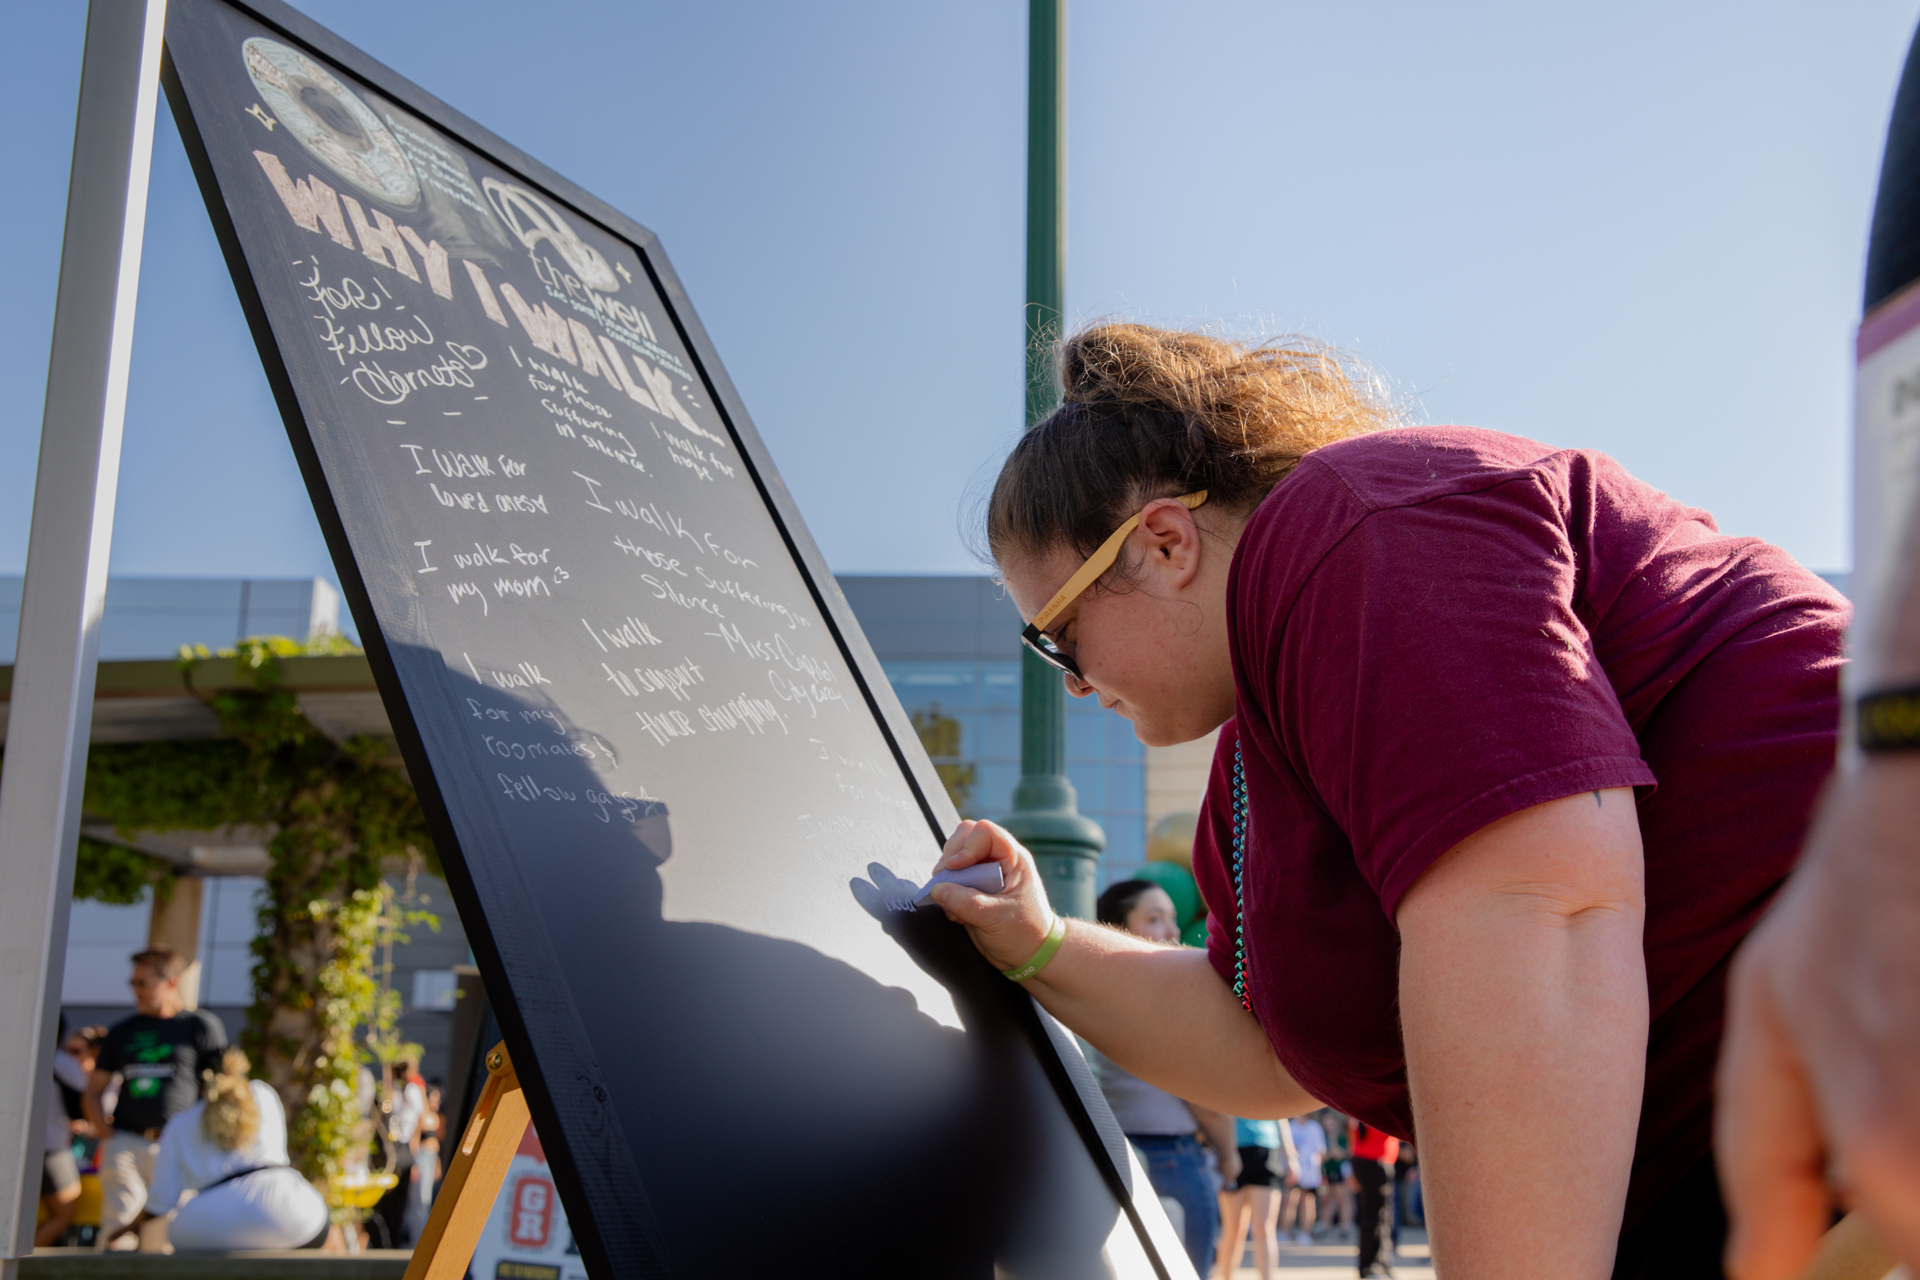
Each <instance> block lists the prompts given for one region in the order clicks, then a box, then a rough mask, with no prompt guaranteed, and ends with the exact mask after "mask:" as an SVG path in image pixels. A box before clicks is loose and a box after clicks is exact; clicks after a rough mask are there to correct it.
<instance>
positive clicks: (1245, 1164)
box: [1227, 1147, 1286, 1191]
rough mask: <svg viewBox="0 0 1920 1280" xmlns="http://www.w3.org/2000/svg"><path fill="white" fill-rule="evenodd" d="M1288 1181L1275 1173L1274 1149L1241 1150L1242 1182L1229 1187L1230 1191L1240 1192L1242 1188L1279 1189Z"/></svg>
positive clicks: (1247, 1148)
mask: <svg viewBox="0 0 1920 1280" xmlns="http://www.w3.org/2000/svg"><path fill="white" fill-rule="evenodd" d="M1285 1181H1286V1180H1285V1179H1284V1178H1282V1177H1281V1176H1280V1175H1279V1174H1277V1173H1275V1172H1274V1171H1273V1148H1272V1147H1242V1148H1240V1180H1239V1181H1238V1182H1235V1183H1232V1184H1230V1185H1229V1186H1228V1187H1227V1190H1229V1191H1238V1190H1239V1189H1240V1188H1241V1187H1278V1186H1281V1185H1283V1184H1284V1182H1285Z"/></svg>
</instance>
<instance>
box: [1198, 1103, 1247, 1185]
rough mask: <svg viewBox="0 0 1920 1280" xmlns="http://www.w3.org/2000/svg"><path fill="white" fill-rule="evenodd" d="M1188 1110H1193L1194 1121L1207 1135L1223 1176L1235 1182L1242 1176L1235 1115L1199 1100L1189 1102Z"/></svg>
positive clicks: (1229, 1181)
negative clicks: (1198, 1101) (1235, 1136)
mask: <svg viewBox="0 0 1920 1280" xmlns="http://www.w3.org/2000/svg"><path fill="white" fill-rule="evenodd" d="M1187 1110H1189V1111H1191V1112H1193V1123H1194V1124H1195V1125H1196V1126H1197V1127H1198V1128H1199V1130H1200V1132H1201V1133H1204V1134H1206V1135H1207V1144H1208V1145H1209V1146H1211V1147H1212V1148H1213V1158H1214V1159H1215V1160H1217V1161H1219V1163H1220V1176H1221V1178H1223V1179H1225V1180H1226V1181H1227V1182H1228V1183H1229V1184H1231V1183H1233V1182H1234V1181H1236V1180H1237V1179H1238V1178H1239V1177H1240V1147H1239V1144H1238V1143H1236V1142H1234V1140H1233V1117H1232V1116H1230V1115H1228V1114H1227V1113H1226V1112H1224V1111H1215V1110H1214V1109H1213V1108H1212V1107H1203V1106H1201V1105H1200V1104H1199V1103H1197V1102H1189V1103H1188V1104H1187Z"/></svg>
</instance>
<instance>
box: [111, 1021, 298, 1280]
mask: <svg viewBox="0 0 1920 1280" xmlns="http://www.w3.org/2000/svg"><path fill="white" fill-rule="evenodd" d="M248 1066H249V1064H248V1062H247V1055H246V1054H244V1053H241V1052H240V1051H239V1050H238V1049H228V1050H227V1051H226V1052H225V1054H224V1055H223V1056H222V1060H221V1063H220V1068H219V1070H217V1071H214V1070H208V1071H204V1072H202V1073H201V1074H202V1077H203V1079H204V1082H205V1087H206V1097H205V1098H204V1099H202V1100H201V1101H199V1102H196V1103H194V1104H193V1105H192V1106H190V1107H188V1108H187V1109H186V1110H185V1111H182V1112H180V1113H179V1114H178V1115H176V1116H174V1117H173V1118H172V1119H170V1120H168V1121H167V1124H166V1128H165V1129H164V1130H163V1131H162V1132H161V1135H160V1150H159V1153H158V1155H156V1156H155V1158H154V1166H153V1177H152V1181H151V1184H150V1188H149V1190H148V1193H147V1203H146V1207H145V1208H144V1209H143V1210H142V1211H141V1214H140V1217H139V1218H138V1219H136V1221H135V1224H134V1225H138V1224H139V1223H141V1222H145V1221H147V1220H149V1219H158V1218H165V1217H166V1216H167V1215H168V1214H172V1215H173V1220H172V1223H171V1226H170V1227H169V1230H168V1236H169V1240H170V1242H171V1243H172V1245H173V1247H174V1248H175V1249H177V1250H182V1251H186V1252H211V1251H216V1250H219V1251H224V1250H230V1249H300V1248H319V1247H320V1245H321V1243H322V1242H324V1241H325V1240H326V1238H327V1226H328V1221H327V1202H326V1200H325V1199H324V1198H322V1196H321V1195H320V1193H319V1192H318V1191H316V1190H315V1189H314V1187H313V1184H312V1183H310V1182H308V1181H307V1180H306V1179H305V1178H303V1177H301V1176H300V1174H299V1172H298V1171H296V1170H295V1169H293V1168H292V1167H291V1166H290V1165H289V1163H288V1161H287V1113H286V1111H285V1110H284V1109H283V1108H282V1107H281V1105H280V1095H279V1094H277V1093H275V1092H274V1091H273V1089H272V1087H271V1086H269V1085H268V1084H266V1083H265V1082H264V1081H261V1080H249V1079H248V1078H247V1071H248ZM183 1200H184V1201H185V1203H184V1204H183V1203H182V1201H183ZM128 1229H129V1230H131V1227H129V1228H128Z"/></svg>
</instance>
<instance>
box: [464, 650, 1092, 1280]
mask: <svg viewBox="0 0 1920 1280" xmlns="http://www.w3.org/2000/svg"><path fill="white" fill-rule="evenodd" d="M448 675H449V678H451V679H452V680H453V681H454V682H455V684H456V686H458V688H457V692H458V694H459V695H460V697H461V698H462V699H470V700H471V703H473V704H478V706H479V707H481V708H499V709H501V710H505V711H511V712H514V713H516V714H517V713H518V712H519V711H521V710H534V711H537V712H540V713H549V714H558V708H557V707H555V706H552V705H544V706H543V705H539V704H537V703H535V702H532V701H528V700H526V699H523V698H516V697H515V696H513V695H510V694H508V693H506V692H505V691H502V690H491V689H487V688H485V687H484V686H482V685H479V684H476V683H473V682H471V681H467V680H466V679H465V678H464V677H463V676H458V675H456V674H455V673H452V672H449V673H448ZM455 705H460V704H459V703H456V704H455ZM555 723H558V721H555ZM535 776H536V777H537V778H538V780H539V781H540V782H541V783H543V784H545V785H550V786H552V787H554V788H556V789H558V790H560V791H562V792H572V793H576V794H586V793H588V792H590V791H604V789H605V787H606V784H605V782H603V781H602V779H601V778H600V777H599V776H597V775H596V774H595V772H594V771H593V770H592V769H590V768H589V767H588V765H587V763H586V762H585V761H584V760H581V759H578V758H575V757H571V756H558V757H549V758H547V759H545V760H543V761H542V762H541V767H540V768H539V769H538V771H537V773H536V775H535ZM495 807H496V809H497V810H499V811H501V812H502V815H503V817H504V819H505V825H506V828H507V831H508V834H509V836H510V839H511V844H512V846H513V848H512V851H511V852H509V851H508V850H504V849H472V848H469V849H467V850H465V854H466V856H467V857H468V858H469V859H478V858H489V857H503V856H504V857H511V858H514V859H515V860H516V861H517V863H518V872H519V876H518V877H517V878H518V879H520V880H521V881H522V882H524V883H525V884H526V885H527V886H528V889H529V892H530V893H531V896H532V898H533V902H532V903H531V904H530V905H531V906H532V908H533V909H534V910H535V911H536V912H537V913H538V916H539V919H540V924H541V926H542V927H543V930H544V932H545V934H546V936H547V938H548V939H549V940H550V942H551V945H552V948H553V950H554V952H555V953H557V957H558V960H559V963H560V967H561V969H562V970H563V971H564V973H565V975H566V980H567V986H568V988H569V991H570V992H571V994H572V997H573V1000H574V1003H575V1005H576V1007H577V1008H578V1010H579V1013H580V1015H581V1018H582V1020H583V1021H584V1023H585V1025H586V1028H587V1034H588V1038H589V1040H590V1041H591V1043H592V1056H593V1058H594V1059H595V1060H596V1061H597V1063H598V1065H599V1068H600V1071H601V1073H602V1076H603V1078H604V1079H605V1081H606V1087H607V1089H608V1091H609V1093H610V1094H611V1098H610V1101H609V1105H610V1106H611V1109H612V1110H613V1112H614V1113H615V1115H616V1116H617V1117H618V1120H619V1123H620V1126H621V1129H622V1130H623V1131H624V1133H625V1136H626V1139H627V1142H628V1144H629V1145H630V1147H631V1149H632V1152H633V1158H634V1162H635V1164H636V1166H637V1167H638V1169H639V1172H640V1177H641V1181H642V1184H643V1186H644V1189H645V1195H646V1197H647V1199H648V1200H649V1201H650V1202H651V1208H652V1214H653V1217H654V1219H655V1221H657V1223H658V1224H659V1229H660V1233H661V1235H662V1237H663V1239H662V1244H663V1246H664V1248H665V1250H666V1253H667V1255H668V1258H669V1259H670V1267H671V1270H672V1272H673V1273H674V1274H676V1275H701V1276H716V1277H729V1276H741V1277H746V1276H759V1275H763V1274H765V1273H766V1272H767V1270H768V1269H769V1268H770V1267H780V1268H781V1269H783V1270H786V1271H788V1272H790V1273H793V1274H801V1275H828V1274H830V1275H833V1276H836V1277H857V1276H889V1277H897V1276H902V1275H912V1276H919V1277H930V1278H938V1277H955V1278H960V1277H966V1278H968V1280H990V1278H991V1277H993V1276H995V1275H996V1274H999V1275H1008V1276H1020V1277H1034V1278H1036V1280H1038V1278H1041V1277H1046V1278H1049V1280H1081V1278H1082V1277H1085V1278H1087V1280H1093V1278H1095V1277H1099V1278H1101V1280H1105V1278H1106V1277H1109V1276H1111V1275H1113V1274H1114V1273H1113V1270H1112V1269H1111V1267H1110V1265H1109V1264H1108V1262H1107V1261H1106V1260H1105V1259H1104V1258H1103V1246H1104V1245H1105V1243H1106V1241H1107V1238H1108V1236H1109V1235H1110V1234H1111V1233H1112V1232H1113V1230H1114V1228H1115V1226H1116V1224H1118V1223H1119V1222H1120V1212H1119V1206H1118V1204H1117V1203H1116V1201H1115V1199H1114V1197H1113V1195H1112V1193H1111V1192H1109V1190H1108V1189H1107V1187H1106V1185H1105V1183H1104V1182H1103V1180H1102V1177H1101V1175H1100V1173H1099V1170H1098V1168H1097V1166H1096V1165H1095V1163H1094V1160H1093V1157H1092V1156H1091V1155H1090V1153H1089V1151H1088V1149H1087V1145H1086V1143H1085V1141H1084V1140H1083V1138H1082V1137H1081V1134H1080V1132H1079V1131H1078V1130H1077V1129H1076V1128H1075V1125H1074V1123H1073V1121H1072V1120H1071V1119H1070V1117H1069V1115H1068V1112H1067V1111H1066V1109H1065V1107H1064V1106H1063V1105H1062V1101H1061V1098H1060V1096H1059V1095H1058V1094H1057V1093H1056V1092H1055V1089H1054V1086H1053V1084H1052V1083H1051V1082H1050V1080H1049V1078H1048V1074H1047V1071H1046V1069H1045V1068H1044V1067H1043V1065H1042V1062H1041V1059H1040V1057H1039V1056H1038V1053H1037V1052H1036V1044H1035V1037H1036V1035H1042V1036H1043V1035H1044V1032H1039V1031H1038V1029H1037V1023H1036V1022H1035V1020H1034V1016H1033V1013H1032V1010H1031V1007H1030V1005H1028V1004H1027V1001H1026V997H1025V995H1024V994H1023V993H1022V992H1020V991H1019V990H1018V989H1017V988H1015V987H1014V986H1013V985H1012V984H1010V983H1008V982H1006V981H1005V980H1004V979H1003V978H1001V977H1000V975H999V974H997V973H995V972H994V971H993V969H992V968H991V967H990V966H989V965H988V964H987V963H986V962H985V961H984V960H983V959H982V958H981V957H980V955H979V954H978V953H977V952H976V951H975V950H974V948H973V946H972V944H971V942H969V941H968V939H967V936H966V934H965V932H964V931H963V930H961V929H960V928H959V926H957V925H955V924H953V923H952V922H950V921H948V920H947V919H946V918H945V917H944V916H942V915H941V914H940V913H938V912H932V911H926V912H918V913H887V914H888V915H890V916H891V917H892V918H891V919H883V920H882V921H881V922H880V923H878V924H876V926H875V927H884V928H885V930H886V932H887V933H888V934H889V935H891V936H892V937H893V938H894V939H895V940H896V941H897V942H898V943H899V944H900V945H901V946H902V947H903V948H905V949H906V951H907V952H908V953H909V954H910V955H911V956H912V958H913V960H914V961H915V963H917V964H919V965H920V966H921V967H922V968H923V969H925V970H926V971H927V972H928V973H930V974H932V975H934V976H935V977H936V978H937V979H938V980H939V981H940V982H941V983H942V984H944V985H945V986H946V988H947V989H948V990H949V991H950V992H951V993H952V997H953V1001H954V1004H955V1007H956V1008H957V1010H958V1012H959V1016H960V1019H961V1021H962V1023H963V1024H964V1026H965V1031H964V1033H963V1032H961V1031H957V1030H954V1029H952V1028H950V1027H945V1026H942V1025H941V1024H940V1023H938V1022H936V1021H935V1020H933V1019H932V1018H930V1017H928V1016H927V1015H925V1014H924V1013H922V1012H921V1011H920V1010H919V1008H918V1006H917V1004H916V1003H915V1000H914V998H913V996H912V995H911V994H909V993H908V992H906V991H904V990H902V989H900V988H897V987H889V986H885V985H883V984H882V983H880V982H878V981H876V980H875V979H874V978H873V977H871V976H870V975H868V974H867V973H865V972H863V971H861V970H859V969H856V968H854V967H853V966H851V965H848V964H846V963H844V962H842V961H840V960H837V959H834V958H832V957H830V956H827V955H824V954H822V953H821V952H819V951H816V950H814V949H813V948H811V947H808V946H805V945H803V944H801V943H798V942H793V941H789V940H785V939H780V938H772V937H767V936H764V935H761V934H756V933H752V932H748V931H745V930H741V929H737V928H732V927H729V926H727V925H724V924H717V923H692V922H680V921H670V920H666V919H664V918H663V914H662V901H663V888H662V881H661V878H660V875H659V872H658V869H657V868H658V867H659V865H660V863H661V862H663V861H665V860H666V859H668V858H670V857H672V856H673V839H672V830H671V819H670V815H669V812H668V810H667V806H666V805H664V804H659V803H657V802H656V803H654V804H652V805H651V806H649V807H648V809H647V810H646V811H644V812H638V813H634V814H633V815H632V816H633V818H634V820H633V821H632V822H631V823H628V822H627V821H625V820H624V818H623V817H622V816H620V815H619V814H617V813H616V814H614V815H613V816H612V817H611V818H610V819H608V818H606V817H604V816H603V811H602V810H603V808H604V806H602V807H595V806H591V805H582V804H579V803H546V804H542V803H538V802H532V803H522V802H513V803H505V802H501V801H496V802H495ZM456 825H459V824H458V823H456ZM849 861H851V859H849ZM687 870H688V869H686V868H682V870H681V874H685V872H686V871H687ZM842 880H843V882H844V877H843V878H842ZM494 882H495V883H498V882H499V881H498V880H497V879H495V880H494ZM512 907H513V908H514V909H515V910H517V909H518V908H519V904H512ZM487 909H488V912H489V916H490V920H489V925H490V926H493V927H492V929H491V933H492V936H493V937H494V938H495V939H496V942H497V943H498V942H505V941H507V939H508V936H509V935H511V934H513V933H516V932H522V931H523V930H524V922H523V923H522V924H521V925H520V926H519V927H517V928H516V926H515V925H514V923H513V922H512V921H511V920H510V919H509V920H502V921H498V922H496V921H493V920H492V919H491V916H492V915H494V914H495V913H499V912H502V911H503V910H505V906H504V904H491V903H490V904H487ZM507 914H509V915H511V914H512V912H511V911H509V912H507ZM795 931H796V932H804V929H801V928H796V930H795ZM523 936H524V935H523ZM492 994H493V995H494V996H495V998H496V999H497V1000H500V1001H502V1002H503V1003H504V1000H505V998H506V993H503V992H498V991H496V992H493V993H492ZM521 1014H522V1016H523V1017H525V1018H527V1019H529V1020H530V1021H531V1020H532V1019H534V1018H536V1017H537V1016H538V1013H537V1010H534V1009H529V1008H524V1007H523V1008H522V1009H521ZM548 1084H549V1087H554V1086H555V1082H553V1081H548ZM554 1102H555V1107H556V1110H557V1112H558V1114H559V1115H560V1116H561V1117H562V1123H563V1125H564V1124H565V1123H566V1117H567V1116H568V1115H570V1114H577V1115H582V1116H584V1115H585V1108H586V1106H587V1103H586V1100H585V1099H570V1098H568V1097H564V1096H556V1097H555V1099H554ZM1121 1229H1122V1230H1127V1228H1126V1227H1125V1226H1124V1225H1122V1226H1121Z"/></svg>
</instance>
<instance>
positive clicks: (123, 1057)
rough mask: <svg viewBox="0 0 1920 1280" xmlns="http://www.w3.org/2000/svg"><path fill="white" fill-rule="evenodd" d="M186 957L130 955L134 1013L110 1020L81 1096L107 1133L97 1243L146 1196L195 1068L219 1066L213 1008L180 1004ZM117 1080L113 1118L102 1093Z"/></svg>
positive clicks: (191, 1090) (190, 1094)
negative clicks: (163, 1133)
mask: <svg viewBox="0 0 1920 1280" xmlns="http://www.w3.org/2000/svg"><path fill="white" fill-rule="evenodd" d="M186 967H187V963H186V961H185V960H183V959H181V957H180V956H179V955H178V954H177V953H176V952H172V951H165V950H149V951H142V952H140V953H139V954H138V955H136V956H134V957H133V977H132V979H131V984H132V986H133V999H134V1009H135V1012H134V1015H133V1016H132V1017H131V1018H127V1019H125V1020H123V1021H121V1022H116V1023H115V1024H114V1025H113V1026H112V1027H111V1028H110V1029H109V1030H108V1031H107V1038H106V1042H105V1043H103V1044H102V1045H101V1046H100V1057H99V1059H98V1060H97V1061H96V1062H95V1063H94V1069H93V1074H92V1075H91V1076H90V1077H89V1078H88V1080H87V1094H86V1098H85V1099H84V1100H83V1105H84V1106H85V1108H86V1112H87V1119H88V1120H89V1121H91V1122H92V1123H93V1126H94V1128H95V1129H97V1130H98V1131H100V1132H101V1133H103V1134H105V1135H106V1137H105V1138H104V1140H103V1141H102V1142H101V1144H100V1192H101V1199H102V1203H101V1206H100V1246H101V1247H102V1248H106V1247H108V1246H109V1245H110V1244H111V1243H112V1241H113V1240H114V1238H115V1237H117V1236H119V1235H120V1234H121V1232H122V1231H124V1230H125V1229H126V1228H127V1227H128V1226H129V1225H130V1224H131V1223H132V1222H133V1220H134V1218H135V1217H137V1216H138V1215H139V1213H140V1209H141V1207H142V1206H143V1205H145V1204H146V1201H147V1184H148V1183H149V1182H150V1181H152V1179H153V1160H154V1157H155V1155H157V1154H158V1153H159V1150H160V1130H161V1129H162V1128H163V1127H164V1126H165V1125H166V1123H167V1119H168V1117H170V1116H174V1115H178V1114H179V1113H180V1112H182V1111H185V1110H186V1109H187V1108H188V1107H191V1106H192V1105H193V1104H194V1103H195V1102H197V1101H199V1099H200V1072H201V1071H202V1070H217V1069H218V1067H219V1065H220V1053H221V1051H222V1050H223V1049H225V1048H226V1047H227V1032H226V1028H225V1027H223V1026H221V1025H220V1020H219V1019H217V1018H215V1017H214V1016H213V1015H212V1014H209V1013H204V1012H202V1011H200V1010H197V1009H186V1008H184V1007H183V1005H182V1003H181V999H180V975H181V973H182V972H184V971H185V970H186ZM115 1075H118V1076H119V1077H120V1078H121V1085H120V1100H119V1103H118V1104H117V1105H116V1106H115V1107H114V1111H113V1117H112V1119H111V1120H109V1119H108V1118H107V1116H106V1115H105V1114H104V1113H103V1112H102V1111H101V1106H100V1100H101V1095H102V1094H104V1093H105V1092H106V1088H107V1085H108V1084H109V1083H110V1082H111V1081H112V1079H113V1077H114V1076H115Z"/></svg>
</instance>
